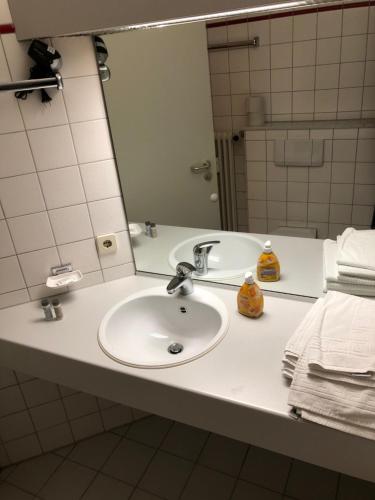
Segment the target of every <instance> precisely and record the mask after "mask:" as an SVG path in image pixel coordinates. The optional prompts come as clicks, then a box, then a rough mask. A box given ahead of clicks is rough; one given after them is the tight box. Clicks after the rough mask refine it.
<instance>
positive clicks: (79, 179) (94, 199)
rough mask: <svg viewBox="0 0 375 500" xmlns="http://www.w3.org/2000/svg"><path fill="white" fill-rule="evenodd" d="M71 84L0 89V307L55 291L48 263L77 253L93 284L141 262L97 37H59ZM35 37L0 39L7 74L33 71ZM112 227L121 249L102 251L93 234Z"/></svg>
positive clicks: (0, 75) (0, 64)
mask: <svg viewBox="0 0 375 500" xmlns="http://www.w3.org/2000/svg"><path fill="white" fill-rule="evenodd" d="M53 44H54V45H55V47H56V48H57V49H58V50H59V51H61V53H62V57H63V64H64V65H63V69H62V75H63V77H64V91H63V92H58V91H52V92H51V95H53V97H54V99H53V101H52V103H51V104H47V105H43V104H42V103H41V102H40V100H39V95H38V92H34V93H33V94H32V95H30V96H29V97H28V99H27V100H26V101H22V102H20V101H18V100H16V99H15V97H14V95H13V93H4V92H3V93H1V94H0V107H1V110H2V112H1V114H0V151H1V156H0V234H1V237H0V308H1V307H7V306H10V305H13V304H17V303H21V302H25V301H28V300H30V299H31V300H33V299H37V298H40V297H42V296H46V295H50V294H51V291H50V290H48V289H46V287H45V286H44V283H45V281H46V278H47V277H48V275H49V274H50V268H51V266H55V265H59V264H61V263H66V262H72V264H73V266H74V267H75V268H77V269H81V271H82V272H83V273H84V280H83V282H81V283H80V286H88V285H92V284H96V283H100V282H102V281H103V280H110V279H113V278H114V277H119V276H124V275H128V274H132V273H133V272H134V267H133V263H132V254H131V249H130V243H129V236H128V231H127V225H126V220H125V216H124V211H123V205H122V200H121V193H120V189H119V183H118V180H117V173H116V168H115V163H114V160H113V151H112V146H111V142H110V137H109V131H108V124H107V118H106V113H105V108H104V102H103V97H102V92H101V87H100V82H99V77H98V75H97V69H96V63H95V56H94V51H93V48H92V44H91V38H90V37H80V38H71V39H67V38H66V39H63V38H61V39H55V40H53ZM27 46H28V44H27V43H25V44H20V43H19V42H17V41H16V38H15V35H14V34H8V35H2V36H1V41H0V80H2V81H9V80H18V79H23V78H25V77H27V74H28V70H29V67H30V64H31V60H30V59H29V57H28V56H27V55H26V54H25V50H26V49H27ZM111 232H114V233H116V235H117V239H118V243H119V250H118V252H117V254H114V255H112V256H106V257H104V258H103V257H102V258H99V257H98V255H97V252H96V247H95V239H94V237H95V235H98V234H106V233H111Z"/></svg>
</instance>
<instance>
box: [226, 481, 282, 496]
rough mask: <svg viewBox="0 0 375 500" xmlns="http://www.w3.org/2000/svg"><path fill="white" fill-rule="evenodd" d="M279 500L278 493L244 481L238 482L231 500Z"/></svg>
mask: <svg viewBox="0 0 375 500" xmlns="http://www.w3.org/2000/svg"><path fill="white" fill-rule="evenodd" d="M252 499H254V500H281V499H282V496H281V494H280V493H276V492H274V491H270V490H266V489H264V488H261V487H260V486H256V485H255V484H250V483H247V482H246V481H238V483H237V484H236V489H235V490H234V494H233V497H232V498H231V500H252Z"/></svg>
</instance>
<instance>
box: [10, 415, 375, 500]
mask: <svg viewBox="0 0 375 500" xmlns="http://www.w3.org/2000/svg"><path fill="white" fill-rule="evenodd" d="M0 498H1V500H40V499H43V500H78V499H82V500H127V499H129V500H160V499H163V500H179V499H181V500H292V499H297V500H374V499H375V484H372V483H366V482H364V481H359V480H357V479H353V478H350V477H347V476H342V475H340V474H337V473H336V472H332V471H329V470H327V469H322V468H320V467H315V466H312V465H308V464H306V463H303V462H299V461H297V460H292V459H290V458H288V457H285V456H282V455H278V454H276V453H271V452H269V451H266V450H263V449H261V448H256V447H254V446H248V445H246V444H244V443H241V442H239V441H233V440H231V439H228V438H224V437H222V436H218V435H216V434H209V433H208V432H205V431H202V430H200V429H196V428H193V427H189V426H186V425H183V424H179V423H177V422H172V421H170V420H167V419H164V418H160V417H156V416H152V417H147V418H144V419H143V420H139V421H137V422H135V423H133V424H131V425H129V426H124V427H121V428H118V429H115V430H114V431H111V432H107V433H105V434H100V435H98V436H95V437H93V438H89V439H87V440H85V441H81V442H80V443H78V444H76V445H72V446H69V447H67V448H64V449H61V450H58V451H56V452H52V453H47V454H45V455H42V456H40V457H37V458H34V459H31V460H28V461H26V462H23V463H21V464H19V465H16V466H11V467H8V468H6V469H4V470H3V471H1V473H0Z"/></svg>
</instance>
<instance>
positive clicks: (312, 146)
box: [102, 4, 375, 297]
mask: <svg viewBox="0 0 375 500" xmlns="http://www.w3.org/2000/svg"><path fill="white" fill-rule="evenodd" d="M371 9H372V8H371ZM371 12H372V11H370V8H369V7H356V6H355V4H353V5H351V7H350V8H345V9H343V8H342V6H341V5H337V9H333V10H332V9H331V10H329V11H326V10H324V8H322V9H320V10H319V8H316V9H315V10H314V11H312V10H309V11H308V12H304V11H301V10H298V11H295V12H292V11H289V12H288V13H287V15H285V13H284V15H282V16H280V14H277V15H274V16H270V17H269V18H264V16H263V17H262V18H259V19H257V18H256V17H253V18H248V19H245V18H244V19H239V18H236V19H233V20H232V19H229V20H226V21H223V22H217V23H214V24H208V25H206V24H205V23H190V24H185V25H179V26H170V27H165V28H158V29H147V30H137V31H133V32H124V33H116V34H109V35H105V36H103V37H102V38H103V40H104V42H105V45H106V47H107V50H108V54H109V57H108V60H107V65H108V67H109V68H110V71H111V79H110V80H108V81H105V82H103V92H104V95H105V100H106V104H107V110H108V115H109V122H110V127H111V133H112V138H113V142H114V148H115V153H116V161H117V166H118V171H119V177H120V181H121V186H122V192H123V195H124V201H125V207H126V212H127V218H128V221H129V223H131V224H132V225H131V227H130V232H131V234H132V244H133V250H134V257H135V261H136V267H137V270H138V271H145V272H150V273H157V274H165V275H173V274H174V272H175V266H176V264H177V263H178V262H180V261H187V262H190V263H192V264H196V263H197V259H198V257H197V255H194V251H193V250H194V247H195V246H196V245H197V244H200V243H205V242H207V241H214V242H220V243H215V244H212V245H209V246H208V247H206V248H208V250H209V252H208V272H207V273H206V274H204V275H195V276H194V277H196V278H197V279H203V280H209V281H214V282H221V283H229V284H234V285H240V284H241V283H242V282H243V273H244V272H245V271H246V270H253V271H255V269H256V261H257V258H258V256H259V255H260V253H261V252H262V246H263V244H264V242H265V241H266V240H268V239H270V240H271V241H272V245H273V248H274V251H275V253H276V254H277V255H278V257H279V260H280V263H281V268H282V279H281V280H280V281H278V282H275V283H260V285H261V286H262V288H263V289H265V290H271V291H275V292H282V293H289V294H296V295H304V296H309V297H318V296H320V295H321V294H322V293H323V289H324V277H323V267H324V266H323V241H324V240H325V239H327V238H330V239H332V240H335V239H336V236H337V235H339V234H341V233H342V232H343V231H344V230H345V228H347V227H355V228H357V229H369V228H371V226H372V225H373V224H374V221H373V213H374V204H375V80H374V77H373V67H374V60H375V55H374V54H375V52H374V50H373V48H369V47H371V46H372V47H373V45H371V43H370V41H374V36H375V35H374V34H372V31H375V28H372V24H374V23H371V21H370V22H369V17H370V15H372V14H371ZM358 19H360V20H361V22H359V21H358ZM351 23H354V24H355V27H352V28H351V27H350V26H351ZM332 26H335V28H334V30H333V31H332V29H333V28H332ZM353 30H354V31H353ZM354 32H355V33H354ZM333 35H335V36H333ZM146 221H150V222H151V223H154V224H155V227H152V228H151V232H152V235H151V234H148V235H146V233H145V222H146ZM149 233H150V231H149ZM152 236H155V237H152ZM206 252H207V250H205V251H204V252H203V253H206ZM195 253H197V251H196V252H195ZM201 253H202V252H201Z"/></svg>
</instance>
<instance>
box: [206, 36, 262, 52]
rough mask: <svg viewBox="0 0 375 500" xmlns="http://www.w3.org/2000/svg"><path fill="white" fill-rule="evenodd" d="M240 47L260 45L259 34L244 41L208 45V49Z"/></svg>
mask: <svg viewBox="0 0 375 500" xmlns="http://www.w3.org/2000/svg"><path fill="white" fill-rule="evenodd" d="M238 47H253V48H254V49H256V48H257V47H259V36H255V37H254V38H252V39H251V40H244V41H243V42H227V43H217V44H216V43H215V44H211V45H209V46H208V50H223V49H237V48H238Z"/></svg>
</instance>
